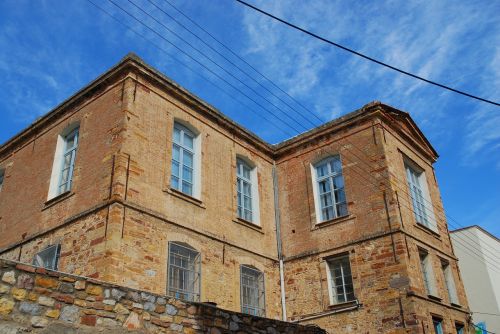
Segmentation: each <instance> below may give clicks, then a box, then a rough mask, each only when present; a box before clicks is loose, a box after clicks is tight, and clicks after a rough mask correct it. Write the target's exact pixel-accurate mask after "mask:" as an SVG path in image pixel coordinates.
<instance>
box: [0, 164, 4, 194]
mask: <svg viewBox="0 0 500 334" xmlns="http://www.w3.org/2000/svg"><path fill="white" fill-rule="evenodd" d="M4 178H5V170H4V169H0V191H2V188H3V180H4Z"/></svg>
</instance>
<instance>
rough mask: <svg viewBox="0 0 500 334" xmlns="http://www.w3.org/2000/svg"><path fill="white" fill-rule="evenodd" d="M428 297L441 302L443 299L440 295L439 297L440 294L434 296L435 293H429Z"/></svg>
mask: <svg viewBox="0 0 500 334" xmlns="http://www.w3.org/2000/svg"><path fill="white" fill-rule="evenodd" d="M427 297H428V298H429V299H432V300H437V301H439V302H440V301H442V300H443V299H442V298H440V297H438V296H434V295H427Z"/></svg>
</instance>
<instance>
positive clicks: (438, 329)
mask: <svg viewBox="0 0 500 334" xmlns="http://www.w3.org/2000/svg"><path fill="white" fill-rule="evenodd" d="M432 324H433V326H434V333H436V334H443V319H440V318H436V317H432Z"/></svg>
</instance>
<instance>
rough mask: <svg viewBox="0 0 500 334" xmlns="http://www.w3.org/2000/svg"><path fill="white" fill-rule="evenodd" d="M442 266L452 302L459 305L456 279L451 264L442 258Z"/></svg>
mask: <svg viewBox="0 0 500 334" xmlns="http://www.w3.org/2000/svg"><path fill="white" fill-rule="evenodd" d="M441 268H442V269H443V276H444V283H445V285H446V290H447V291H448V298H449V301H450V303H453V304H456V305H458V297H457V290H456V288H455V280H454V279H453V273H452V272H451V267H450V264H449V263H448V262H447V261H444V260H441Z"/></svg>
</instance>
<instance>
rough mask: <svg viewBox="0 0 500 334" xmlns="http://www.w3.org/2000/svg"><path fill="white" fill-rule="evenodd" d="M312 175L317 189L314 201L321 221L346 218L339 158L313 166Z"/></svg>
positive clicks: (335, 157) (331, 158)
mask: <svg viewBox="0 0 500 334" xmlns="http://www.w3.org/2000/svg"><path fill="white" fill-rule="evenodd" d="M314 174H315V183H316V186H315V187H317V188H316V189H317V190H316V189H315V194H316V192H317V196H316V198H315V200H316V201H317V202H319V206H318V205H317V214H319V216H320V217H321V221H322V222H323V221H328V220H331V219H333V218H337V217H342V216H346V215H347V202H346V196H345V191H344V177H343V176H342V163H341V161H340V156H338V155H336V156H334V157H330V158H327V159H325V160H323V161H321V162H319V163H317V164H316V165H314Z"/></svg>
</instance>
